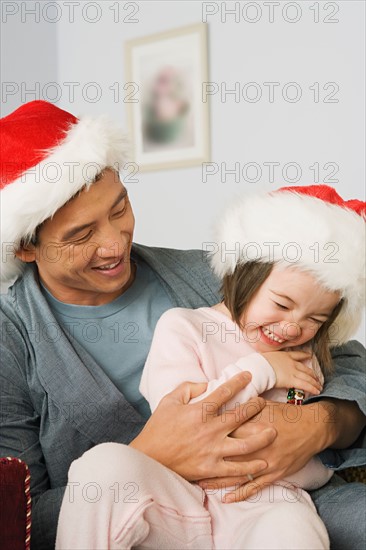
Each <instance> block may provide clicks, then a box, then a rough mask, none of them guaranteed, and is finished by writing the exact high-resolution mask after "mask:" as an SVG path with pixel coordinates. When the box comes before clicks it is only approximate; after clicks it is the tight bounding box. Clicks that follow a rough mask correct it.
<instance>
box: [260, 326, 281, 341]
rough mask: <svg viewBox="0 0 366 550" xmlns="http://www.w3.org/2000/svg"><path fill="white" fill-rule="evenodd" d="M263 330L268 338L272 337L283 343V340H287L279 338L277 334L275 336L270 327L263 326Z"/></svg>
mask: <svg viewBox="0 0 366 550" xmlns="http://www.w3.org/2000/svg"><path fill="white" fill-rule="evenodd" d="M263 332H264V334H265V335H266V336H267V337H268V338H270V339H271V340H274V341H275V342H278V343H279V344H283V342H284V341H285V340H281V338H278V337H277V336H275V335H274V334H273V332H271V331H270V330H268V328H263Z"/></svg>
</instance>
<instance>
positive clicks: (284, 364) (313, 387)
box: [262, 351, 323, 395]
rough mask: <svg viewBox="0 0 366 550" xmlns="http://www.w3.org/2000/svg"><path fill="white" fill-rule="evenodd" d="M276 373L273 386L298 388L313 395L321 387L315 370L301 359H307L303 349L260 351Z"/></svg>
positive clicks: (317, 392)
mask: <svg viewBox="0 0 366 550" xmlns="http://www.w3.org/2000/svg"><path fill="white" fill-rule="evenodd" d="M262 355H263V357H264V358H265V359H267V361H268V362H269V364H270V365H271V366H272V368H273V370H274V371H275V374H276V379H277V380H276V384H275V386H274V387H275V388H298V389H299V390H304V391H305V392H309V393H311V394H313V395H319V393H320V392H321V390H322V389H323V387H322V384H321V383H320V382H319V380H318V378H317V376H316V374H315V372H314V371H313V370H312V369H311V368H310V367H307V366H306V365H304V363H303V362H302V361H306V360H309V359H310V358H311V353H308V352H305V351H269V352H266V353H262Z"/></svg>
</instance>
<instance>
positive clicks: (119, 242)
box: [96, 224, 128, 258]
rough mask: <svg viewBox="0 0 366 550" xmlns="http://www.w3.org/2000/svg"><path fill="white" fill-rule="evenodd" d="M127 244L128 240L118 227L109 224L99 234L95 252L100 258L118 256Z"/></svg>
mask: <svg viewBox="0 0 366 550" xmlns="http://www.w3.org/2000/svg"><path fill="white" fill-rule="evenodd" d="M127 245H128V240H127V238H124V237H123V233H122V231H121V230H120V228H117V227H116V226H114V225H112V224H111V225H110V226H109V227H108V228H106V229H105V231H104V232H103V234H102V235H101V236H100V239H99V241H98V248H97V251H96V253H97V255H98V256H99V257H100V258H110V257H111V256H113V257H119V256H121V255H122V254H123V252H124V251H125V249H126V247H127Z"/></svg>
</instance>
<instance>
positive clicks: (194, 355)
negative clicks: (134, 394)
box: [140, 309, 276, 411]
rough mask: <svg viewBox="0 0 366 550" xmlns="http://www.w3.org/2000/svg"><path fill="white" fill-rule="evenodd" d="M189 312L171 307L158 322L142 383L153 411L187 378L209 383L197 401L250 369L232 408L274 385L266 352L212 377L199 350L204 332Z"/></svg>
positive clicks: (273, 374) (273, 375)
mask: <svg viewBox="0 0 366 550" xmlns="http://www.w3.org/2000/svg"><path fill="white" fill-rule="evenodd" d="M187 315H188V316H189V310H184V311H182V310H180V309H171V310H169V311H167V312H166V313H164V314H163V315H162V317H161V318H160V319H159V321H158V323H157V325H156V328H155V332H154V337H153V341H152V344H151V348H150V352H149V355H148V357H147V360H146V363H145V368H144V372H143V375H142V378H141V384H140V392H141V393H142V395H143V396H144V397H145V398H146V399H147V401H148V402H149V404H150V408H151V410H152V411H154V410H155V409H156V407H157V406H158V404H159V402H160V400H161V399H162V398H163V397H164V396H165V395H166V394H167V393H169V392H171V391H172V390H174V389H175V388H176V387H177V386H178V385H179V384H180V383H182V382H186V381H189V382H205V383H207V388H206V391H205V392H204V393H203V394H201V395H199V396H198V397H196V398H194V399H192V400H191V401H190V402H191V403H194V402H196V401H201V400H202V399H205V398H206V397H207V396H208V395H209V394H210V393H212V391H214V390H215V389H216V388H218V386H220V385H221V384H223V383H224V382H226V381H227V380H229V379H230V378H232V377H233V376H235V375H236V374H238V373H240V372H243V371H248V372H250V373H251V375H252V380H251V382H250V383H249V384H248V386H246V387H245V388H244V389H243V390H242V391H240V392H239V393H238V394H237V395H236V396H235V398H233V399H232V400H230V401H229V402H228V403H227V404H226V406H227V407H228V408H232V407H233V406H235V404H236V403H243V402H245V401H248V399H250V398H252V397H256V396H258V395H260V394H261V393H263V392H265V391H267V390H269V389H271V388H273V387H274V385H275V382H276V375H275V373H274V370H273V368H272V367H271V365H270V364H269V362H268V361H267V360H266V359H265V358H264V356H263V355H261V354H260V353H254V352H253V353H250V354H249V355H247V356H246V357H241V358H240V359H239V360H238V361H236V362H235V363H231V364H229V365H227V366H226V367H225V368H223V369H222V370H220V372H215V377H214V378H212V377H211V376H210V377H208V375H207V374H206V372H205V370H204V368H203V366H202V363H201V358H200V356H199V350H198V344H199V341H200V338H201V334H200V332H199V331H198V330H197V329H196V328H195V327H194V325H193V324H192V323H190V321H189V319H188V318H187ZM209 378H211V379H210V380H209Z"/></svg>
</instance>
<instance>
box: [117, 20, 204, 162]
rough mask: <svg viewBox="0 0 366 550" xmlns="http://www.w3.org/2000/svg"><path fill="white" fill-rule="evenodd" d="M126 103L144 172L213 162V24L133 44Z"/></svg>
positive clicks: (127, 47) (137, 158) (135, 158)
mask: <svg viewBox="0 0 366 550" xmlns="http://www.w3.org/2000/svg"><path fill="white" fill-rule="evenodd" d="M125 67H126V83H125V86H124V88H125V90H126V92H127V93H126V96H125V102H126V105H127V116H128V125H129V130H130V136H131V139H132V146H133V147H132V148H133V161H134V162H135V163H136V164H137V166H138V169H139V170H140V171H149V170H164V169H170V168H182V167H188V166H195V165H200V164H202V163H203V162H208V161H209V104H208V101H207V97H205V100H204V99H203V94H202V88H203V83H207V82H208V63H207V24H204V23H198V24H195V25H189V26H185V27H181V28H177V29H173V30H170V31H167V32H162V33H158V34H154V35H150V36H145V37H142V38H138V39H134V40H130V41H127V42H126V44H125Z"/></svg>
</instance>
